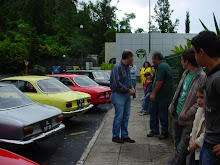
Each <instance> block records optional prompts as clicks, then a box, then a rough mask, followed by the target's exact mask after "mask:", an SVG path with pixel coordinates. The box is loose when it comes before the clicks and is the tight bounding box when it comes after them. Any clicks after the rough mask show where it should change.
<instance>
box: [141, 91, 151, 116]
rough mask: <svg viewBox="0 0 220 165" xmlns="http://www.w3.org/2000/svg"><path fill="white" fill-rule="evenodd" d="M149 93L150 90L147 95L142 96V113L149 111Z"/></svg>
mask: <svg viewBox="0 0 220 165" xmlns="http://www.w3.org/2000/svg"><path fill="white" fill-rule="evenodd" d="M151 93H152V92H150V93H149V95H148V96H145V97H144V100H143V104H142V112H143V113H149V110H148V109H149V108H148V105H149V101H150V95H151Z"/></svg>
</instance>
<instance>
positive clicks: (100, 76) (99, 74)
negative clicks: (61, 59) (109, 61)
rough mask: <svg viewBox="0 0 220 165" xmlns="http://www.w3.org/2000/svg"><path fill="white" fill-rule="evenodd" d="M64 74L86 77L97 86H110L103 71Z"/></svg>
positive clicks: (79, 71) (72, 71)
mask: <svg viewBox="0 0 220 165" xmlns="http://www.w3.org/2000/svg"><path fill="white" fill-rule="evenodd" d="M66 73H74V74H82V75H86V76H88V77H89V78H91V79H92V80H94V81H95V82H96V83H98V84H99V85H104V86H108V87H109V86H110V81H109V77H108V76H107V75H106V73H105V71H103V70H67V71H66Z"/></svg>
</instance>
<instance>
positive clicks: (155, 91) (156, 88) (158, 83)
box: [150, 80, 163, 101]
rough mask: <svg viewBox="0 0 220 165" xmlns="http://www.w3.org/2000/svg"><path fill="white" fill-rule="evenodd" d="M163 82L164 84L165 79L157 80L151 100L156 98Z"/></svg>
mask: <svg viewBox="0 0 220 165" xmlns="http://www.w3.org/2000/svg"><path fill="white" fill-rule="evenodd" d="M162 84H163V81H161V80H158V81H157V82H156V85H155V88H154V90H153V92H152V94H151V96H150V100H151V101H152V100H154V99H155V96H156V94H157V92H158V91H159V90H160V88H161V86H162Z"/></svg>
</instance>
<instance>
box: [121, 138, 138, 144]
mask: <svg viewBox="0 0 220 165" xmlns="http://www.w3.org/2000/svg"><path fill="white" fill-rule="evenodd" d="M121 140H123V141H124V142H128V143H135V140H133V139H131V138H129V137H127V138H121Z"/></svg>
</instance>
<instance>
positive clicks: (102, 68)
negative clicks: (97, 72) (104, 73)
mask: <svg viewBox="0 0 220 165" xmlns="http://www.w3.org/2000/svg"><path fill="white" fill-rule="evenodd" d="M113 66H114V65H113V64H109V63H105V62H103V63H102V65H101V66H100V68H101V70H111V69H112V67H113Z"/></svg>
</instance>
